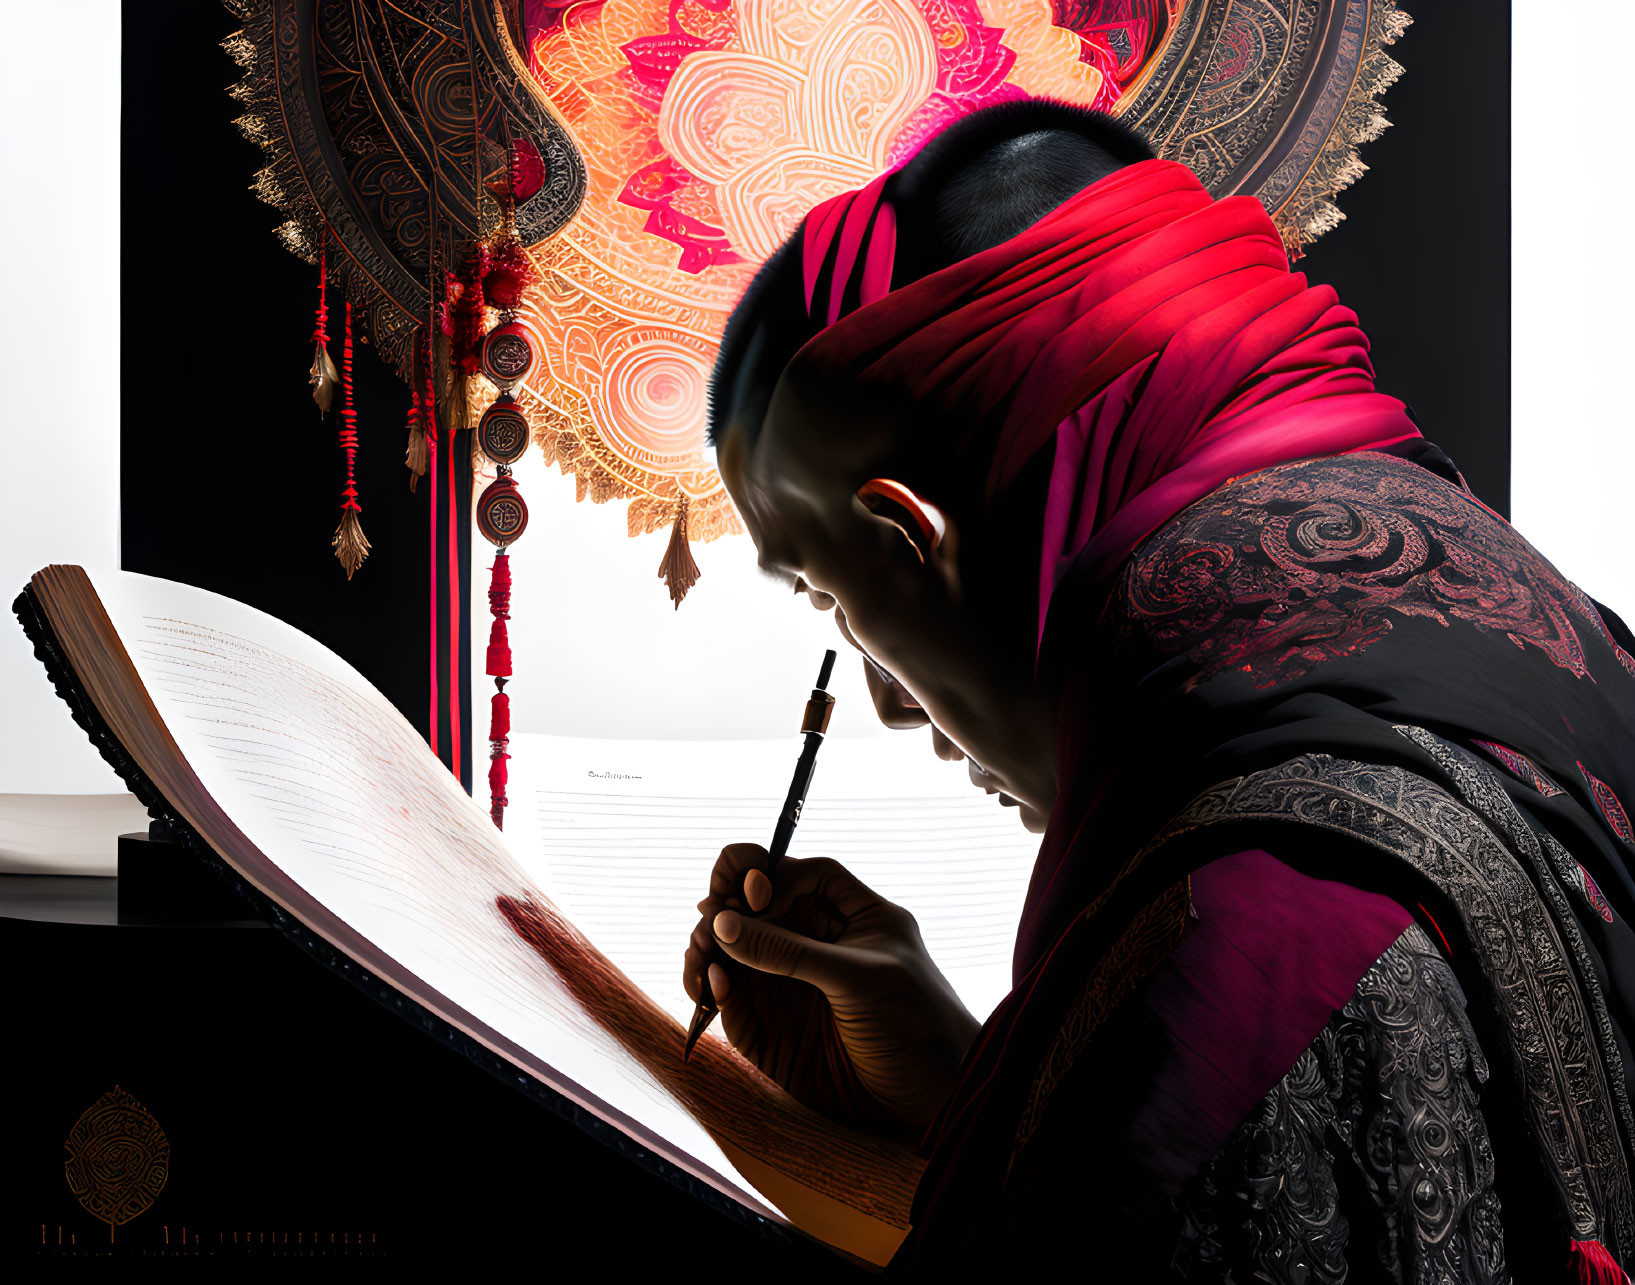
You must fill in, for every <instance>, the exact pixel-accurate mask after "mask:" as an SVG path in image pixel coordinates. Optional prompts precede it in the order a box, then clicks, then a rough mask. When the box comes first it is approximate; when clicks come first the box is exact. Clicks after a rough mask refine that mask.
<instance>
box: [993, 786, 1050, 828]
mask: <svg viewBox="0 0 1635 1285" xmlns="http://www.w3.org/2000/svg"><path fill="white" fill-rule="evenodd" d="M999 805H1000V807H1005V808H1015V809H1016V810H1017V813H1018V814H1019V815H1020V816H1021V818H1022V828H1023V829H1025V830H1026V831H1027V832H1028V833H1029V834H1043V833H1044V832H1045V825H1046V822H1047V821H1048V818H1047V817H1046V816H1045V814H1044V813H1042V812H1040V811H1039V809H1038V808H1036V807H1033V806H1032V805H1031V804H1028V803H1023V802H1022V801H1021V800H1020V799H1016V798H1012V797H1011V796H1010V795H1008V794H1005V793H1003V792H1002V793H1001V794H1000V795H999Z"/></svg>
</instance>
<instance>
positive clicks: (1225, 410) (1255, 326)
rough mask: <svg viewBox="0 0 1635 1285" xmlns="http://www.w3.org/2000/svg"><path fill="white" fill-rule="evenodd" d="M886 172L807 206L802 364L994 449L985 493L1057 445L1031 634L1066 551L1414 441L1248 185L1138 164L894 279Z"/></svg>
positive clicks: (1354, 341)
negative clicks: (1215, 496) (1228, 492)
mask: <svg viewBox="0 0 1635 1285" xmlns="http://www.w3.org/2000/svg"><path fill="white" fill-rule="evenodd" d="M889 177H890V176H889V175H882V176H881V177H880V178H878V179H876V180H875V181H874V182H872V183H870V184H869V185H868V186H866V187H863V188H860V189H857V190H855V191H851V192H845V193H842V194H841V195H839V196H837V197H834V198H833V199H831V200H829V201H825V202H824V203H823V204H822V205H819V206H818V207H817V208H815V209H814V210H813V211H812V212H811V213H810V214H808V215H807V216H806V220H805V222H804V224H803V225H802V245H801V254H802V266H803V269H804V277H805V286H806V299H807V307H808V312H809V313H810V314H811V315H812V316H813V317H814V318H817V317H819V316H821V317H822V318H823V320H824V321H825V323H826V329H825V330H824V331H823V332H822V333H821V334H819V335H818V336H817V337H816V338H815V339H813V340H812V341H811V342H810V343H809V344H807V346H806V347H805V349H804V350H803V352H802V360H803V361H805V362H807V363H809V364H811V365H813V366H814V367H816V368H817V369H819V370H822V371H824V372H825V373H827V374H830V375H833V376H838V377H842V378H848V379H853V380H860V381H864V382H875V381H878V382H882V383H887V384H890V385H893V386H899V387H903V388H906V389H908V390H909V391H910V392H911V393H912V395H913V397H914V398H915V400H916V401H917V402H918V403H920V404H921V405H924V406H926V407H927V408H928V409H929V410H931V411H933V412H941V415H938V414H935V413H933V414H930V415H927V416H926V420H927V422H928V423H946V422H948V419H949V417H953V418H954V419H955V422H958V423H961V424H963V425H966V426H967V428H966V432H965V434H964V436H963V437H962V439H961V440H960V442H959V446H960V449H961V450H962V451H964V452H965V453H966V454H968V455H969V454H973V453H975V452H980V451H985V450H986V451H991V454H989V457H988V458H987V459H986V460H985V461H984V460H982V459H980V458H976V459H973V460H972V461H971V465H970V466H971V467H972V468H973V469H975V468H981V467H983V466H984V464H985V466H986V469H987V475H986V497H987V500H988V502H989V503H991V502H992V501H993V500H994V499H995V498H997V497H998V496H999V495H1000V494H1002V493H1003V492H1004V491H1005V489H1006V488H1007V487H1008V486H1009V485H1010V484H1011V483H1012V482H1013V481H1014V480H1015V479H1016V477H1017V475H1018V473H1020V472H1021V470H1022V468H1023V467H1024V466H1025V465H1026V464H1027V463H1028V462H1029V461H1030V460H1031V459H1032V458H1033V457H1034V456H1035V454H1036V453H1037V452H1038V451H1040V450H1041V449H1043V448H1045V447H1046V446H1050V447H1052V448H1053V449H1054V452H1055V464H1054V468H1053V471H1052V474H1051V479H1050V491H1049V499H1048V502H1047V504H1046V507H1045V512H1044V516H1043V529H1042V537H1043V538H1042V544H1041V550H1040V564H1039V638H1040V639H1041V640H1042V639H1043V636H1044V627H1045V618H1046V615H1047V612H1048V608H1049V604H1050V599H1051V596H1052V594H1053V593H1054V591H1055V588H1056V586H1057V584H1059V583H1060V581H1061V578H1062V576H1063V574H1064V573H1065V572H1066V570H1067V569H1068V568H1069V567H1070V566H1072V565H1073V564H1074V563H1075V562H1077V561H1080V560H1085V561H1088V562H1089V563H1090V564H1091V568H1092V572H1093V574H1095V575H1099V574H1105V573H1107V572H1110V571H1111V570H1113V569H1114V568H1115V567H1116V566H1117V565H1118V564H1119V563H1120V562H1122V561H1123V559H1124V557H1125V556H1126V555H1127V554H1128V553H1129V552H1130V550H1131V549H1132V548H1134V546H1135V545H1136V544H1137V543H1138V542H1139V541H1140V540H1141V538H1142V537H1143V536H1145V535H1147V534H1148V533H1149V532H1151V531H1152V530H1154V529H1155V528H1156V527H1158V526H1160V525H1162V524H1163V523H1164V522H1166V521H1167V520H1168V519H1170V518H1171V517H1173V516H1174V515H1175V514H1176V513H1178V512H1180V510H1181V509H1183V508H1185V507H1186V506H1187V505H1188V504H1191V503H1192V502H1193V501H1194V500H1197V499H1200V498H1201V497H1203V496H1204V495H1207V494H1208V493H1209V492H1210V491H1212V490H1214V489H1215V488H1216V487H1217V486H1220V485H1221V484H1222V483H1224V482H1226V481H1227V480H1228V479H1229V478H1232V477H1237V476H1241V475H1242V474H1245V473H1251V472H1254V471H1256V470H1258V469H1262V468H1266V467H1268V466H1270V465H1274V464H1283V463H1287V462H1289V461H1291V460H1297V459H1304V458H1308V457H1311V456H1317V455H1334V454H1341V453H1344V452H1348V451H1358V450H1369V449H1377V448H1379V447H1381V446H1385V445H1387V444H1389V443H1392V442H1399V441H1402V440H1404V439H1406V438H1411V437H1417V436H1419V432H1418V430H1417V429H1415V428H1414V426H1413V423H1412V422H1411V421H1410V420H1409V419H1408V417H1407V414H1406V411H1405V409H1404V407H1403V405H1402V403H1401V402H1399V401H1397V400H1396V399H1395V398H1392V397H1387V396H1385V395H1383V394H1381V393H1377V392H1375V391H1374V370H1373V367H1372V366H1371V365H1370V364H1369V361H1368V340H1367V338H1366V336H1364V334H1363V332H1362V331H1361V330H1360V329H1359V328H1358V326H1357V317H1356V314H1355V313H1353V312H1352V311H1351V310H1350V309H1349V308H1345V307H1342V306H1341V305H1340V303H1339V302H1338V299H1337V297H1336V295H1335V293H1334V291H1333V289H1332V288H1331V287H1329V286H1308V285H1307V284H1306V279H1305V277H1304V275H1302V274H1300V273H1296V272H1291V271H1290V270H1289V264H1288V257H1287V255H1286V253H1285V251H1284V249H1283V243H1282V240H1281V238H1280V237H1279V235H1278V232H1277V229H1276V227H1275V226H1274V225H1273V223H1272V221H1271V219H1270V218H1269V217H1268V216H1267V214H1266V211H1265V210H1264V209H1263V208H1262V207H1261V204H1260V202H1259V201H1257V200H1255V199H1254V198H1253V197H1246V196H1233V197H1227V198H1226V199H1224V200H1220V201H1217V200H1214V199H1213V198H1212V197H1211V196H1210V195H1209V194H1208V193H1207V192H1206V191H1204V189H1203V186H1202V184H1200V183H1199V182H1198V180H1197V178H1196V177H1195V176H1194V175H1193V173H1192V171H1191V170H1189V169H1187V167H1186V166H1184V165H1180V164H1178V163H1176V162H1174V161H1157V160H1154V161H1142V162H1140V163H1138V164H1135V165H1130V166H1127V167H1125V168H1124V169H1121V170H1118V171H1117V172H1115V173H1113V174H1110V175H1108V176H1107V177H1106V178H1104V179H1102V180H1100V181H1099V182H1097V183H1093V184H1091V185H1090V186H1089V187H1087V188H1085V189H1084V190H1083V191H1081V192H1080V193H1078V195H1076V196H1074V197H1073V198H1071V199H1070V200H1068V201H1067V202H1065V203H1064V204H1062V205H1060V206H1058V207H1057V208H1056V209H1055V210H1053V211H1051V212H1050V213H1049V214H1047V215H1046V216H1045V217H1044V218H1042V219H1040V220H1039V221H1038V222H1037V223H1035V224H1033V226H1031V227H1029V228H1028V229H1027V230H1026V231H1024V232H1022V233H1020V234H1019V235H1017V236H1015V237H1012V238H1011V239H1010V240H1009V241H1006V242H1004V243H1003V244H1001V245H997V246H995V247H993V248H992V249H990V250H985V251H983V252H982V253H980V254H976V255H972V256H971V257H970V258H967V259H963V260H961V261H960V262H958V263H956V264H954V265H953V266H952V267H949V268H945V269H943V270H942V271H941V272H937V273H934V274H932V275H931V276H928V277H923V278H921V279H920V280H918V281H915V282H913V283H911V284H909V285H906V286H904V287H902V288H901V289H898V290H891V288H890V282H891V266H892V261H893V257H894V253H895V248H896V233H897V226H896V219H895V215H894V212H893V210H892V208H891V206H890V204H889V202H886V201H884V200H883V199H882V198H883V193H884V190H885V186H886V182H887V180H888V179H889ZM853 299H855V300H857V301H858V306H857V307H855V308H854V309H852V310H851V311H850V312H849V314H848V311H847V308H846V306H845V305H846V304H847V303H849V302H850V301H851V300H853ZM984 444H991V446H989V445H984Z"/></svg>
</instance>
